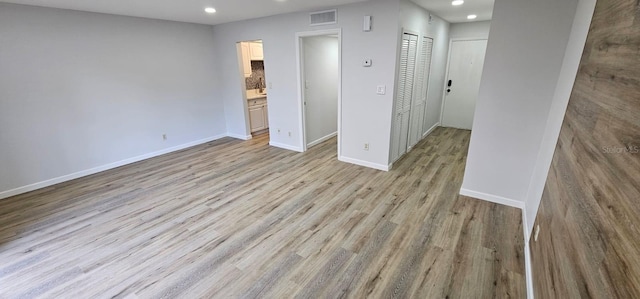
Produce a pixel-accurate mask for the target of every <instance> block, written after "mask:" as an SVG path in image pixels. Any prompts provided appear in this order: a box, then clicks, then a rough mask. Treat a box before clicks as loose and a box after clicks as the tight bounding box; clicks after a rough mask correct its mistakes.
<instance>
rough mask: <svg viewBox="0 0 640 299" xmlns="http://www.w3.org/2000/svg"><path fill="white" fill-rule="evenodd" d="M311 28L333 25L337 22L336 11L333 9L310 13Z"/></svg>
mask: <svg viewBox="0 0 640 299" xmlns="http://www.w3.org/2000/svg"><path fill="white" fill-rule="evenodd" d="M310 20H311V26H319V25H328V24H335V23H337V22H338V11H337V10H335V9H332V10H324V11H317V12H312V13H311V14H310Z"/></svg>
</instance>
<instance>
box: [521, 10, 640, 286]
mask: <svg viewBox="0 0 640 299" xmlns="http://www.w3.org/2000/svg"><path fill="white" fill-rule="evenodd" d="M536 225H540V233H539V237H538V240H537V241H534V237H533V236H532V238H531V240H530V245H531V254H532V264H533V280H534V292H535V296H536V298H640V1H638V0H598V2H597V5H596V9H595V13H594V17H593V21H592V23H591V27H590V31H589V36H588V38H587V44H586V48H585V52H584V54H583V57H582V61H581V63H580V69H579V71H578V75H577V78H576V83H575V86H574V89H573V92H572V95H571V99H570V101H569V106H568V109H567V113H566V115H565V119H564V123H563V127H562V131H561V133H560V139H559V141H558V144H557V147H556V152H555V155H554V158H553V163H552V166H551V169H550V172H549V177H548V179H547V184H546V187H545V191H544V195H543V198H542V203H541V206H540V210H539V211H538V215H537V218H536ZM534 235H535V234H534Z"/></svg>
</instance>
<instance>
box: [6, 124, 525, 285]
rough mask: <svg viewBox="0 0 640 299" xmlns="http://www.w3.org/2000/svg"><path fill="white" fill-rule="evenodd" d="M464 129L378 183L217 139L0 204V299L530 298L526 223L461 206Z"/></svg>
mask: <svg viewBox="0 0 640 299" xmlns="http://www.w3.org/2000/svg"><path fill="white" fill-rule="evenodd" d="M469 136H470V134H469V132H468V131H463V130H455V129H438V130H436V131H434V132H433V133H432V134H431V135H430V136H429V137H428V138H426V139H425V140H424V141H422V142H421V143H419V144H418V145H416V147H415V149H414V150H413V151H412V152H411V153H410V154H408V155H406V156H405V157H404V158H403V159H401V160H400V161H398V162H397V163H396V167H394V170H393V171H391V172H382V171H377V170H373V169H368V168H363V167H359V166H355V165H351V164H346V163H342V162H339V161H337V159H336V154H335V153H336V141H335V138H334V139H332V140H329V141H327V142H324V143H322V144H320V145H318V146H315V147H313V148H312V149H311V150H309V151H308V152H306V153H303V154H301V153H294V152H290V151H286V150H282V149H277V148H272V147H269V146H268V145H267V143H268V138H267V137H266V135H263V136H260V137H257V138H256V139H254V140H251V141H238V140H233V139H228V138H225V139H222V140H219V141H215V142H211V143H208V144H205V145H201V146H197V147H194V148H191V149H187V150H184V151H180V152H177V153H172V154H168V155H165V156H161V157H157V158H153V159H149V160H146V161H142V162H139V163H136V164H132V165H128V166H124V167H121V168H118V169H114V170H110V171H106V172H104V173H100V174H96V175H93V176H90V177H85V178H81V179H78V180H75V181H72V182H67V183H63V184H60V185H57V186H53V187H50V188H46V189H42V190H38V191H35V192H32V193H28V194H24V195H20V196H16V197H12V198H8V199H5V200H2V201H0V261H2V262H1V263H0V297H1V298H14V297H17V298H26V297H28V298H31V297H47V298H111V297H113V298H124V297H127V298H173V297H178V298H211V297H218V298H229V297H231V298H234V297H243V298H265V297H266V298H293V297H297V298H337V297H350V298H365V297H369V298H445V297H447V296H448V297H450V298H496V297H497V298H506V297H515V298H524V279H523V273H524V270H523V268H524V263H523V260H522V257H523V239H522V225H521V216H520V211H519V210H517V209H514V208H509V207H505V206H499V205H496V204H492V203H487V202H482V201H479V200H475V199H470V198H465V197H461V196H458V195H457V193H458V190H459V188H460V184H461V181H462V174H463V170H464V165H465V160H466V159H465V156H466V152H467V149H468V143H469Z"/></svg>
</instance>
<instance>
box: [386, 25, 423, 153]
mask: <svg viewBox="0 0 640 299" xmlns="http://www.w3.org/2000/svg"><path fill="white" fill-rule="evenodd" d="M417 51H418V36H416V35H413V34H407V33H405V34H404V35H403V36H402V45H401V50H400V68H399V70H398V93H397V96H396V102H395V119H394V136H393V146H392V160H393V161H395V160H396V159H398V158H399V157H400V156H402V155H403V154H404V153H406V152H407V141H408V137H409V124H410V123H409V121H410V114H411V100H412V96H413V88H414V75H415V70H416V54H417Z"/></svg>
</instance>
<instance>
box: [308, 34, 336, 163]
mask: <svg viewBox="0 0 640 299" xmlns="http://www.w3.org/2000/svg"><path fill="white" fill-rule="evenodd" d="M340 33H341V31H340V30H339V29H336V30H326V31H313V32H305V33H298V34H297V43H298V64H299V68H298V75H299V83H298V86H299V95H300V108H301V116H302V117H301V130H300V132H301V134H302V138H301V140H302V142H303V150H304V151H306V150H307V149H308V148H311V147H313V146H315V145H318V144H321V143H323V142H324V141H327V140H329V139H331V138H334V137H336V136H338V141H337V143H338V153H339V152H340V138H339V131H340V102H341V83H340V82H341V60H340V56H341V55H340V53H341V51H340V46H341V36H340V35H341V34H340Z"/></svg>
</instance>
